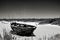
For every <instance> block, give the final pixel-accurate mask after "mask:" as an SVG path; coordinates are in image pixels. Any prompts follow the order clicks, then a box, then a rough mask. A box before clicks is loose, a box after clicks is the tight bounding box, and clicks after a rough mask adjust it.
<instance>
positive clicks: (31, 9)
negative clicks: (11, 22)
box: [0, 0, 60, 18]
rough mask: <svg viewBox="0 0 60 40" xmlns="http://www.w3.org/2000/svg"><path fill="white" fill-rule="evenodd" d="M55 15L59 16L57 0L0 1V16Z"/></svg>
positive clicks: (32, 16) (59, 9)
mask: <svg viewBox="0 0 60 40" xmlns="http://www.w3.org/2000/svg"><path fill="white" fill-rule="evenodd" d="M55 17H60V3H59V1H58V0H54V1H53V0H50V1H47V0H43V1H38V0H29V1H27V0H23V1H17V0H14V1H13V0H10V1H7V0H5V1H4V0H3V1H0V18H55Z"/></svg>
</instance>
